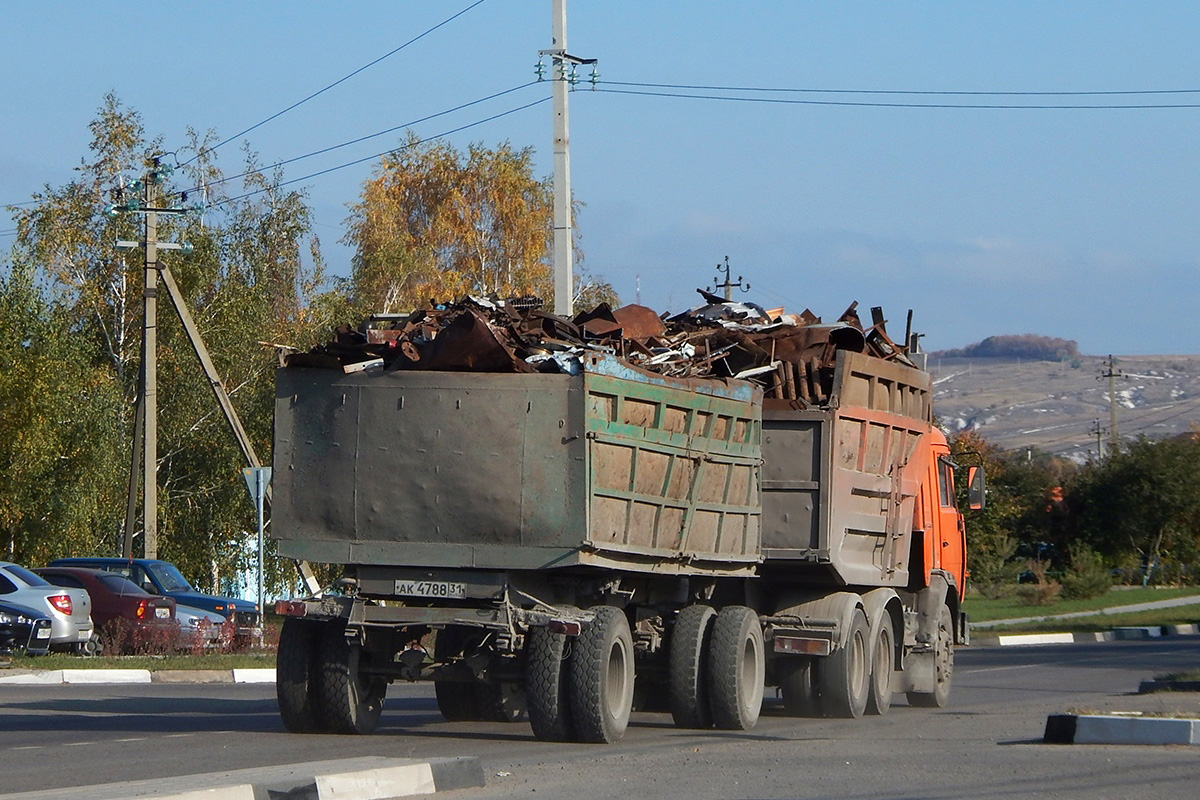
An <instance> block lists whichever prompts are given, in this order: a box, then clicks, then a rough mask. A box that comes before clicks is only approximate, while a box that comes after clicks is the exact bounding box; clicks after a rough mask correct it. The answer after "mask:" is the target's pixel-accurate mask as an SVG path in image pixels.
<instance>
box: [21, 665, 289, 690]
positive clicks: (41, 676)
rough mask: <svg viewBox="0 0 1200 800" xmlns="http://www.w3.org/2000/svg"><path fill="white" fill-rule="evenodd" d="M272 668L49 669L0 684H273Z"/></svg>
mask: <svg viewBox="0 0 1200 800" xmlns="http://www.w3.org/2000/svg"><path fill="white" fill-rule="evenodd" d="M274 682H275V670H274V669H235V670H216V669H195V670H193V669H164V670H157V671H154V672H151V671H150V670H148V669H48V670H28V671H24V672H15V673H13V674H11V675H4V674H0V686H4V685H10V686H51V685H58V684H63V683H78V684H93V685H103V684H114V683H274Z"/></svg>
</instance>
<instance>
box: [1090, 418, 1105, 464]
mask: <svg viewBox="0 0 1200 800" xmlns="http://www.w3.org/2000/svg"><path fill="white" fill-rule="evenodd" d="M1088 433H1090V434H1091V435H1092V436H1095V437H1096V458H1097V460H1099V461H1103V460H1104V428H1101V427H1100V420H1096V421H1095V422H1093V423H1092V429H1091V430H1090V431H1088Z"/></svg>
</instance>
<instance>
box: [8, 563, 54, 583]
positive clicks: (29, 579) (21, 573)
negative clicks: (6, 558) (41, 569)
mask: <svg viewBox="0 0 1200 800" xmlns="http://www.w3.org/2000/svg"><path fill="white" fill-rule="evenodd" d="M4 571H5V572H7V573H8V574H9V575H12V576H13V577H14V578H16V579H17V580H19V581H20V582H21V583H23V584H25V585H26V586H51V585H52V584H51V583H50V582H49V581H47V580H46V579H45V578H43V577H42V576H41V575H34V574H33V573H32V572H30V571H29V570H27V569H25V568H24V567H18V566H17V565H16V564H9V565H8V566H6V567H4Z"/></svg>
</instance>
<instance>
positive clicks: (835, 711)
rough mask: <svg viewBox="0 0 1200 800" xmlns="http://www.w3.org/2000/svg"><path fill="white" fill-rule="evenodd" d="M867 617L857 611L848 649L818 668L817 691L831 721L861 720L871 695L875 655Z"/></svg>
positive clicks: (852, 623)
mask: <svg viewBox="0 0 1200 800" xmlns="http://www.w3.org/2000/svg"><path fill="white" fill-rule="evenodd" d="M867 632H868V631H867V615H866V614H864V613H863V611H862V609H855V611H854V616H853V618H852V621H851V623H850V631H849V634H848V635H847V637H846V644H845V646H843V647H841V648H838V649H837V650H835V651H834V652H833V653H831V654H830V655H828V656H826V657H825V659H824V660H823V661H822V662H821V663H820V664H819V665H818V666H817V691H818V693H819V694H820V696H821V711H822V712H823V713H824V714H825V716H827V717H847V718H851V719H854V718H858V717H861V716H862V715H863V711H865V710H866V708H867V697H868V695H870V693H871V651H870V649H869V648H868V646H867Z"/></svg>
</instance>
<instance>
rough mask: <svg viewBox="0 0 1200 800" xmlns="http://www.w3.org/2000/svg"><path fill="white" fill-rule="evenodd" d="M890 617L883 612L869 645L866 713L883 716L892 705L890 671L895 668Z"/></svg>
mask: <svg viewBox="0 0 1200 800" xmlns="http://www.w3.org/2000/svg"><path fill="white" fill-rule="evenodd" d="M893 637H894V634H893V633H892V618H891V616H889V615H888V614H886V613H885V614H884V615H883V618H882V619H881V620H879V630H878V631H876V632H875V639H874V641H873V643H872V645H871V691H870V694H869V695H868V696H867V713H868V714H878V715H879V716H883V715H884V714H886V713H888V709H890V708H891V707H892V672H894V671H895V669H896V648H895V643H894V642H895V640H894V638H893Z"/></svg>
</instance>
